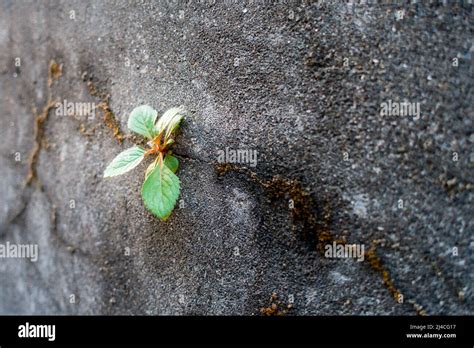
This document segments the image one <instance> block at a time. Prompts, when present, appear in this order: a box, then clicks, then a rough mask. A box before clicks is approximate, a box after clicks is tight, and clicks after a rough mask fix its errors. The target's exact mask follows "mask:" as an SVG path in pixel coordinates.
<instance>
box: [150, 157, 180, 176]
mask: <svg viewBox="0 0 474 348" xmlns="http://www.w3.org/2000/svg"><path fill="white" fill-rule="evenodd" d="M157 163H158V161H153V162H152V163H150V165H149V166H148V168H147V169H146V172H145V180H146V178H148V175H150V173H151V172H152V171H153V169H155V167H156V165H157ZM163 163H164V164H165V166H167V167H168V168H169V169H170V170H171V171H172V172H173V173H176V172H177V171H178V167H179V161H178V159H177V158H176V157H174V156H171V155H166V157H165V159H164V162H163Z"/></svg>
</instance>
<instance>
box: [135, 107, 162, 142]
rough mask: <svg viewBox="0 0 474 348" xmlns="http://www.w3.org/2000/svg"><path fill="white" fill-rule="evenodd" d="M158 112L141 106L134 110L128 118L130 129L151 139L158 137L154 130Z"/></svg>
mask: <svg viewBox="0 0 474 348" xmlns="http://www.w3.org/2000/svg"><path fill="white" fill-rule="evenodd" d="M157 116H158V112H157V111H156V110H155V109H153V108H152V107H151V106H148V105H141V106H138V107H136V108H135V109H133V111H132V113H131V114H130V117H129V118H128V128H129V129H130V130H132V131H134V132H135V133H138V134H140V135H143V136H144V137H146V138H148V139H151V138H153V137H154V136H155V135H156V132H155V130H154V127H155V121H156V117H157Z"/></svg>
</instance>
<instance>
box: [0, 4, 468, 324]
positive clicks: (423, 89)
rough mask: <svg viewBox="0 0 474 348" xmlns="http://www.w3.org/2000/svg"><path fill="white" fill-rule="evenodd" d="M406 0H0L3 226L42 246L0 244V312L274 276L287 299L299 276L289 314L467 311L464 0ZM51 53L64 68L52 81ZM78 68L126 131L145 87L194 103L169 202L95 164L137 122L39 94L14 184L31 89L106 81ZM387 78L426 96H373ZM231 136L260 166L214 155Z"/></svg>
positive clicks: (244, 285) (137, 301) (251, 303)
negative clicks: (4, 247) (359, 255)
mask: <svg viewBox="0 0 474 348" xmlns="http://www.w3.org/2000/svg"><path fill="white" fill-rule="evenodd" d="M398 9H400V8H399V7H397V6H394V5H390V6H389V5H348V4H343V3H334V2H333V3H332V4H329V3H322V4H318V3H313V4H309V3H306V4H304V3H301V2H287V3H281V4H269V3H268V2H266V3H264V2H259V1H254V2H253V4H250V3H245V2H228V3H226V4H222V3H220V2H219V3H218V2H216V3H215V4H214V2H213V1H210V2H208V1H203V2H202V3H199V2H197V1H190V2H189V3H188V4H183V3H181V2H154V3H148V2H144V3H136V4H133V3H132V4H128V3H127V2H122V1H117V2H109V1H94V2H92V3H91V4H90V3H89V2H84V1H63V2H57V1H54V2H53V1H51V2H44V1H43V2H42V1H30V2H26V1H18V2H17V1H2V2H1V4H0V62H1V65H0V68H1V71H0V73H1V75H0V94H1V98H0V105H1V110H2V114H1V121H2V126H1V129H0V131H1V138H2V141H1V143H0V152H1V157H0V161H1V162H0V175H1V180H0V196H1V201H0V207H1V209H0V224H1V225H0V243H6V242H7V241H9V242H11V243H35V244H38V245H39V250H40V257H39V260H38V262H36V263H33V262H30V261H28V260H17V259H0V313H1V314H178V315H180V314H192V315H195V314H247V315H253V314H260V308H262V307H267V306H269V305H270V304H271V301H270V296H271V294H272V293H276V294H277V295H278V300H274V301H273V302H275V303H277V302H281V303H280V304H279V305H278V306H277V307H278V309H279V310H283V309H284V307H285V306H286V305H287V304H288V301H289V297H291V296H290V295H293V297H294V304H293V308H291V309H290V310H289V311H288V312H287V314H288V315H304V314H311V315H329V314H406V315H414V314H417V313H422V312H426V313H427V314H471V315H472V314H474V301H473V295H474V294H473V286H474V276H473V261H474V256H473V255H474V253H473V251H474V237H473V219H472V217H473V213H474V212H473V206H472V201H473V193H472V189H473V175H472V174H473V162H474V152H473V147H472V144H473V142H474V135H473V116H474V112H473V109H472V105H473V69H472V67H473V64H472V54H473V51H474V48H473V47H474V46H473V39H472V38H473V35H472V34H473V16H472V5H469V4H464V5H453V4H450V5H436V4H432V5H427V4H417V5H411V6H408V7H404V10H405V15H404V17H403V19H400V20H397V18H396V11H397V10H398ZM71 11H74V12H71ZM71 17H75V19H71ZM16 57H19V58H21V66H20V67H15V58H16ZM345 58H347V60H345ZM453 58H458V63H459V64H458V66H457V67H455V66H453ZM52 59H54V60H55V61H56V62H58V63H59V64H62V65H63V74H62V76H61V77H60V78H59V79H58V80H57V81H56V82H55V83H53V85H52V86H51V87H50V88H49V87H48V81H47V79H48V64H49V62H50V60H52ZM344 63H346V64H344ZM84 73H86V74H84ZM88 79H92V83H93V84H94V85H95V86H96V87H97V88H98V89H99V90H101V91H103V92H104V93H107V94H110V108H111V110H112V111H113V112H114V113H115V115H116V117H117V119H118V120H119V121H120V122H121V130H122V132H124V133H125V134H129V133H128V130H127V129H126V127H125V125H126V121H127V117H128V114H129V113H130V111H131V110H132V109H133V107H135V106H137V105H140V104H144V103H146V104H149V105H152V106H154V107H155V108H156V109H157V110H159V112H160V113H161V112H163V111H164V110H166V109H167V108H169V107H172V106H177V105H184V106H185V108H186V109H187V110H188V114H187V116H186V119H185V123H184V125H183V128H182V133H181V135H180V136H179V138H178V141H177V142H178V146H177V147H176V153H177V154H179V158H180V161H181V167H180V170H179V176H180V178H181V181H182V191H181V199H182V202H183V203H184V206H182V207H181V208H177V209H175V211H174V213H173V215H172V216H171V218H170V219H169V220H168V221H167V222H165V223H163V222H160V221H158V220H157V219H156V218H154V217H153V216H151V214H150V213H148V212H147V211H146V209H145V208H144V206H143V203H142V201H141V198H140V194H139V189H140V185H141V183H142V180H143V172H144V170H145V168H146V165H147V163H143V164H141V165H140V167H139V168H136V169H135V170H134V171H133V172H131V173H129V174H126V175H123V176H121V177H117V178H113V179H103V178H102V173H103V170H104V168H105V167H106V165H107V164H108V163H109V162H110V160H111V159H112V158H113V157H114V156H115V155H116V154H118V153H119V152H120V151H121V150H123V149H125V148H127V147H128V146H130V145H131V144H133V143H134V142H137V141H139V138H138V137H133V136H131V135H130V136H126V138H125V140H124V142H123V143H122V144H120V143H119V142H118V141H117V139H115V138H114V136H113V132H112V130H111V129H109V128H108V127H107V126H106V125H105V124H104V121H103V115H102V113H101V112H100V111H97V114H96V117H95V118H94V119H88V118H86V117H67V116H66V117H65V116H58V115H56V112H55V110H54V109H52V110H50V112H49V118H48V119H47V120H46V122H44V124H43V127H42V128H43V129H44V136H43V137H42V139H40V140H41V142H40V143H41V145H42V146H41V149H40V152H39V157H38V161H37V165H36V170H37V179H38V180H34V181H33V182H32V183H31V185H27V186H25V184H24V183H25V180H26V177H27V175H28V171H29V168H28V156H29V154H30V153H31V152H32V149H33V145H34V138H33V134H34V123H35V116H34V114H33V112H32V108H33V107H36V108H37V109H38V110H39V111H41V110H42V108H43V107H44V106H45V104H46V103H47V97H48V93H51V95H52V97H53V98H54V99H55V100H59V101H63V100H67V101H71V102H94V103H99V102H100V101H101V100H100V98H98V97H95V96H92V95H90V93H89V91H88V88H87V81H88ZM389 99H391V100H394V101H397V100H405V99H406V100H408V101H409V102H418V103H420V105H421V118H420V119H419V120H414V119H413V118H411V117H383V116H380V113H379V112H380V105H381V103H383V102H387V101H388V100H389ZM226 147H229V148H232V149H238V148H240V149H252V150H257V151H258V165H257V166H256V167H255V168H252V167H249V170H251V171H252V172H254V173H255V174H250V175H248V172H247V173H245V172H244V171H243V170H237V171H231V172H228V173H225V174H223V175H219V171H218V168H219V167H218V166H216V159H217V152H218V151H219V150H223V149H225V148H226ZM454 152H456V153H457V155H458V161H454V160H453V156H454V155H453V153H454ZM17 153H19V154H20V155H21V161H19V162H16V161H15V154H17ZM278 175H279V176H281V177H283V178H287V179H292V180H297V181H299V182H300V183H301V187H302V189H304V190H305V191H306V192H307V193H308V194H309V195H310V197H311V202H312V203H311V204H310V205H309V207H307V208H305V209H304V211H303V213H304V214H303V215H304V216H305V218H307V219H311V218H314V219H315V220H316V224H309V223H308V221H305V219H304V218H303V219H298V216H297V215H295V214H294V213H292V211H291V210H290V209H289V199H290V198H291V195H288V194H286V195H285V194H281V195H278V191H279V188H278V187H276V188H275V187H273V188H270V189H269V188H265V187H264V186H263V185H262V182H263V181H265V182H266V181H270V180H272V178H275V177H276V176H278ZM274 180H275V179H274ZM281 192H283V191H280V193H281ZM399 200H403V208H399ZM74 205H75V207H74ZM71 206H72V208H71ZM328 234H329V235H330V236H331V237H330V238H329V239H327V240H326V241H328V240H343V239H345V240H346V241H347V242H349V243H362V244H364V246H365V248H366V251H367V250H369V248H370V247H371V246H372V245H374V246H375V245H376V246H377V247H376V249H372V251H373V250H375V253H376V255H378V258H379V259H380V262H381V264H382V265H383V266H381V267H383V269H380V268H378V267H379V266H380V264H379V262H378V259H377V257H373V258H371V259H370V260H372V262H369V261H370V260H368V258H367V257H366V259H365V261H364V262H357V261H355V260H353V259H329V258H325V257H324V254H323V253H322V252H321V250H320V248H321V247H322V246H323V245H324V244H322V240H323V239H324V238H323V237H324V236H326V237H327V235H328ZM318 241H319V244H318V245H315V243H316V242H318ZM316 244H317V243H316ZM454 247H457V249H458V255H457V256H455V255H453V248H454ZM126 248H130V254H131V255H130V256H127V255H126V254H125V250H126ZM236 248H238V249H236ZM237 250H238V254H239V255H235V254H236V251H237ZM371 255H372V256H374V254H373V253H372V254H371ZM367 256H368V255H367ZM384 270H385V271H387V272H388V273H386V276H385V280H386V282H385V283H384V282H383V279H384V278H383V274H382V273H383V272H384ZM390 282H393V288H395V289H397V291H399V292H400V293H401V294H403V303H398V302H397V301H396V299H395V298H394V296H393V295H394V294H397V292H395V291H392V292H391V291H390V286H389V284H391V283H390ZM71 294H74V295H75V299H76V301H75V303H70V295H71Z"/></svg>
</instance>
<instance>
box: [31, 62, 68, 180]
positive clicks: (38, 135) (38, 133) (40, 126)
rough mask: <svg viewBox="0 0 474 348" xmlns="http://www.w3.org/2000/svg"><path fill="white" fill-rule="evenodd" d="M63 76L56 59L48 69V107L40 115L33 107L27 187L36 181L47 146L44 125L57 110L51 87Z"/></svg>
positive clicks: (50, 63)
mask: <svg viewBox="0 0 474 348" xmlns="http://www.w3.org/2000/svg"><path fill="white" fill-rule="evenodd" d="M61 74H62V65H59V64H58V63H56V61H55V60H54V59H52V60H51V61H50V62H49V68H48V100H47V101H46V105H45V106H44V107H43V109H42V110H41V112H40V113H38V111H37V109H36V107H33V116H34V119H35V123H34V126H33V141H34V143H33V149H32V150H31V153H30V156H29V159H28V175H27V177H26V185H30V184H31V183H32V182H33V180H35V179H36V177H37V175H36V164H37V162H38V156H39V153H40V151H41V146H42V145H44V144H46V143H47V142H46V140H45V139H44V125H45V123H46V121H47V119H48V117H49V112H50V111H51V109H53V108H55V106H56V103H57V102H56V101H54V100H53V97H52V93H51V88H50V87H51V85H52V84H53V81H55V80H58V79H59V77H60V76H61Z"/></svg>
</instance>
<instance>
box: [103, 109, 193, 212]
mask: <svg viewBox="0 0 474 348" xmlns="http://www.w3.org/2000/svg"><path fill="white" fill-rule="evenodd" d="M183 113H184V111H183V110H182V109H181V108H171V109H169V110H167V111H166V112H165V113H164V114H163V116H161V118H160V119H159V120H158V122H157V121H156V119H157V116H158V112H157V111H156V110H155V109H153V108H152V107H151V106H148V105H142V106H138V107H136V108H135V109H133V111H132V113H131V114H130V117H129V119H128V124H127V125H128V128H129V129H130V130H132V131H133V132H135V133H138V134H140V135H142V136H144V137H146V138H147V139H148V140H149V141H148V142H147V144H148V146H149V148H148V149H144V148H142V147H140V146H133V147H131V148H129V149H127V150H125V151H123V152H121V153H120V154H118V155H117V157H115V158H114V159H113V161H112V162H111V163H110V164H109V165H108V166H107V168H106V169H105V172H104V177H112V176H117V175H121V174H124V173H126V172H128V171H129V170H132V169H133V168H135V167H136V166H138V165H139V164H140V162H141V161H142V160H143V159H144V158H145V157H147V156H149V155H156V159H155V160H154V161H153V162H152V163H151V164H150V165H149V166H148V168H147V170H146V172H145V181H144V182H143V185H142V190H141V193H142V199H143V202H144V203H145V206H146V207H147V208H148V210H150V211H151V212H152V213H153V214H154V215H155V216H157V217H159V218H160V219H161V220H163V221H165V220H166V219H167V218H168V217H169V216H170V215H171V212H172V211H173V209H174V206H175V204H176V201H177V200H178V196H179V189H180V187H179V179H178V177H177V176H176V175H175V173H176V171H177V170H178V166H179V161H178V159H177V158H176V157H174V156H173V155H172V152H171V151H170V150H169V147H170V146H171V145H173V143H174V136H175V133H176V131H177V130H178V128H179V125H180V123H181V121H182V120H183V117H184V116H183Z"/></svg>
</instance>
